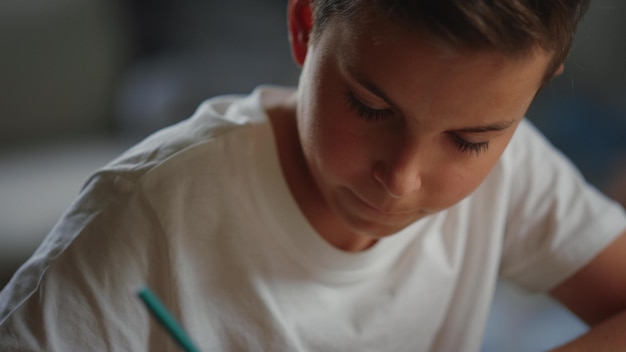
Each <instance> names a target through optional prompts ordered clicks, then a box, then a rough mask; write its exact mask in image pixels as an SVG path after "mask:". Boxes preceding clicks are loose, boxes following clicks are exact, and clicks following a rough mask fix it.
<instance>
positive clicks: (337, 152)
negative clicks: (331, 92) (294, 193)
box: [302, 100, 372, 185]
mask: <svg viewBox="0 0 626 352" xmlns="http://www.w3.org/2000/svg"><path fill="white" fill-rule="evenodd" d="M320 101H324V100H320ZM325 101H327V102H328V103H326V104H323V105H320V106H318V107H316V108H314V109H311V111H309V114H308V116H310V119H309V120H308V122H307V123H305V124H304V125H303V126H302V127H303V131H302V133H303V137H304V139H305V140H303V145H304V148H305V154H306V158H307V160H308V163H309V167H310V168H311V171H312V172H313V173H314V174H316V175H315V177H316V178H317V179H318V180H319V179H321V178H323V179H325V180H327V182H329V181H330V182H333V183H340V184H343V185H347V184H352V183H355V182H357V181H359V180H360V179H361V178H363V177H364V174H366V173H367V170H368V168H369V166H368V165H369V164H370V160H369V159H368V155H371V154H372V153H370V152H368V148H369V147H370V146H369V145H370V144H371V142H367V140H368V138H366V136H365V135H363V134H359V133H355V128H354V126H351V124H350V119H353V118H354V117H353V116H351V115H348V114H346V112H345V108H344V106H343V105H341V104H340V103H341V102H337V101H336V100H335V101H333V100H325ZM359 183H360V182H359Z"/></svg>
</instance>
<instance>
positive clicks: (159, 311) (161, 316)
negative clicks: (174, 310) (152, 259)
mask: <svg viewBox="0 0 626 352" xmlns="http://www.w3.org/2000/svg"><path fill="white" fill-rule="evenodd" d="M137 295H138V296H139V298H140V299H141V301H142V302H143V303H144V304H145V305H146V307H147V308H148V310H149V311H150V313H152V316H154V317H155V318H156V320H157V321H158V322H159V323H161V326H163V327H164V328H165V330H166V331H167V332H169V334H170V335H171V336H172V338H174V341H176V343H178V345H179V346H180V347H181V348H182V349H183V350H184V351H186V352H200V350H199V349H198V348H197V347H196V346H195V345H194V343H193V342H192V341H191V339H190V338H189V335H187V333H186V332H185V329H183V327H182V326H181V325H180V324H179V323H178V322H177V321H176V319H174V317H173V316H172V314H170V312H168V311H167V309H166V308H165V306H164V305H163V304H162V303H161V301H160V300H159V298H158V297H157V296H156V295H155V294H154V293H153V292H152V290H150V288H148V287H143V288H141V289H140V290H139V291H138V292H137Z"/></svg>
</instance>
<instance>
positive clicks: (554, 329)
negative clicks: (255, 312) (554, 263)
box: [0, 0, 626, 352]
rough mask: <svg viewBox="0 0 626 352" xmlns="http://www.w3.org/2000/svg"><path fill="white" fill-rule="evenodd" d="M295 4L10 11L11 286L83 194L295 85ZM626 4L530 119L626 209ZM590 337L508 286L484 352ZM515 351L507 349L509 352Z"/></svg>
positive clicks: (6, 144)
mask: <svg viewBox="0 0 626 352" xmlns="http://www.w3.org/2000/svg"><path fill="white" fill-rule="evenodd" d="M285 9H286V0H262V1H258V0H257V1H254V0H229V1H217V0H213V1H211V0H178V1H173V0H154V1H147V0H3V1H0V288H1V287H2V286H3V285H4V284H5V283H6V282H7V281H8V280H9V278H10V276H11V275H12V274H13V272H14V271H15V270H16V269H17V267H18V266H19V265H20V264H21V263H22V262H23V261H24V260H26V259H27V258H28V256H29V255H30V254H31V253H32V252H33V250H34V249H35V248H36V246H37V245H38V244H39V242H41V240H42V239H43V237H44V236H45V235H46V234H47V232H48V231H49V230H50V228H51V227H52V226H53V225H54V223H55V222H56V220H57V219H58V218H59V217H60V216H61V215H62V213H63V211H64V210H65V209H66V208H67V207H68V206H69V204H70V203H71V201H72V200H73V199H74V198H75V197H76V195H77V194H78V192H79V190H80V187H81V186H82V183H83V182H84V181H85V179H86V178H87V177H88V176H89V174H90V173H91V172H93V171H94V170H95V169H96V168H98V167H100V166H102V165H103V164H105V163H106V162H108V161H109V160H111V159H112V158H114V157H115V156H116V155H118V154H119V153H121V152H122V151H123V150H124V149H126V148H128V147H129V146H130V145H132V144H134V143H136V142H138V141H139V140H141V139H142V138H143V137H145V136H147V135H148V134H150V133H151V132H154V131H155V130H157V129H160V128H162V127H164V126H167V125H170V124H172V123H175V122H177V121H179V120H181V119H184V118H186V117H188V116H189V115H191V114H192V113H193V111H194V110H195V108H196V107H197V106H198V104H199V103H200V102H201V101H202V100H204V99H206V98H208V97H211V96H214V95H218V94H228V93H242V94H246V93H248V92H250V91H251V90H252V89H253V88H254V87H255V86H257V85H258V84H281V85H295V84H296V82H297V77H298V69H297V67H296V66H295V65H294V64H293V62H292V61H291V56H290V53H289V46H288V42H287V32H286V17H285ZM625 16H626V2H624V1H622V0H593V1H592V7H591V10H590V12H589V13H588V15H587V17H586V18H585V20H584V22H583V23H582V24H581V26H580V29H579V32H578V35H577V39H576V41H575V43H574V47H573V51H572V54H571V56H570V58H569V60H568V62H567V64H566V70H565V73H564V74H563V75H562V76H561V77H559V78H557V79H556V80H555V81H553V82H552V83H551V84H550V85H548V86H547V87H545V88H544V89H543V90H542V91H541V92H540V94H539V95H538V97H537V99H536V101H535V103H534V104H533V106H532V107H531V109H530V111H529V113H528V116H529V118H530V119H531V120H532V121H533V122H534V123H535V124H536V125H537V126H538V127H539V128H540V129H541V130H542V131H543V132H544V133H545V134H546V135H547V136H548V137H549V138H550V139H551V140H552V141H553V143H554V144H555V145H556V146H557V147H559V148H560V149H561V150H562V151H563V152H565V153H566V154H567V155H568V156H569V157H570V158H571V159H572V160H573V161H574V162H575V163H576V164H577V165H578V166H579V167H580V168H581V170H582V172H583V174H584V175H585V176H586V177H587V179H588V180H589V181H590V182H592V183H593V184H594V185H596V186H597V187H598V188H599V189H601V190H602V191H604V192H605V193H607V194H608V195H609V196H611V197H613V198H614V199H616V200H619V201H620V202H622V204H626V64H625V63H626V40H625V39H626V38H625V33H626V21H624V20H623V19H624V18H625ZM585 330H586V327H585V326H584V324H582V323H581V322H580V321H578V320H577V319H575V318H574V317H573V316H571V315H570V314H569V313H567V312H566V311H565V310H564V309H563V308H562V307H560V306H559V305H558V304H556V303H554V302H553V301H552V300H550V299H549V298H547V297H545V296H539V295H529V294H528V293H525V292H521V291H519V290H517V289H516V288H515V287H512V286H510V285H508V284H506V283H501V284H500V286H499V287H498V292H497V295H496V298H495V300H494V308H493V309H492V313H491V317H490V322H489V326H488V332H487V335H486V338H485V344H484V351H485V352H489V351H501V350H507V351H539V350H545V349H547V348H549V347H551V346H554V345H555V344H558V343H561V342H563V341H565V340H567V339H569V338H571V337H573V336H576V335H578V334H580V333H582V332H584V331H585ZM504 346H506V347H504Z"/></svg>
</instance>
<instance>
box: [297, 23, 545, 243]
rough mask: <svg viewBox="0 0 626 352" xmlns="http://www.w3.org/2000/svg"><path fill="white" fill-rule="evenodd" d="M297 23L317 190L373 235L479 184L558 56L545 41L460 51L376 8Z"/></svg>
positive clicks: (304, 125)
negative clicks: (544, 47) (366, 17)
mask: <svg viewBox="0 0 626 352" xmlns="http://www.w3.org/2000/svg"><path fill="white" fill-rule="evenodd" d="M291 20H294V18H291ZM296 20H297V19H296ZM305 27H306V24H304V25H303V26H302V28H305ZM295 28H296V27H294V26H292V29H291V33H290V34H291V36H292V46H293V47H292V49H293V50H292V51H293V52H294V56H295V58H296V61H298V62H299V63H300V64H301V65H302V68H303V71H302V75H301V80H300V85H299V93H298V94H299V95H298V108H297V109H298V110H297V123H298V133H299V136H300V142H301V145H302V149H303V152H304V158H305V160H306V165H307V166H308V170H307V171H308V172H310V174H311V176H312V180H313V184H312V185H310V186H311V187H310V188H311V189H312V191H311V193H312V196H314V194H316V195H317V196H318V197H319V202H318V204H323V205H324V206H325V207H327V208H328V212H329V213H331V214H333V215H334V216H336V217H338V218H339V219H340V220H341V222H342V223H343V224H345V225H346V226H347V228H349V229H350V231H352V232H353V233H355V234H357V235H365V236H368V237H373V238H380V237H383V236H386V235H389V234H393V233H395V232H397V231H399V230H401V229H403V228H404V227H406V226H407V225H409V224H410V223H412V222H414V221H415V220H418V219H420V218H422V217H424V216H427V215H429V214H433V213H435V212H438V211H440V210H443V209H446V208H448V207H450V206H453V205H454V204H456V203H457V202H459V201H460V200H462V199H463V198H465V197H466V196H468V195H469V194H470V193H471V192H472V191H474V190H475V189H476V188H477V187H478V186H479V185H480V183H481V182H482V181H483V180H484V179H485V178H486V176H487V175H488V173H489V171H490V170H491V169H492V167H493V166H494V164H495V163H496V161H497V160H498V158H499V157H500V155H501V154H502V152H503V151H504V149H505V147H506V146H507V144H508V142H509V140H510V139H511V137H512V135H513V132H514V130H515V128H516V127H517V125H518V123H519V122H520V120H521V119H522V116H523V115H524V113H525V112H526V110H527V108H528V106H529V105H530V103H531V101H532V99H533V97H534V95H535V94H536V92H537V90H538V89H539V87H540V84H541V80H542V78H543V75H544V72H545V70H546V67H547V64H548V61H549V56H548V55H547V54H543V53H541V52H539V51H537V52H536V53H533V54H532V55H528V56H527V57H524V58H520V59H513V58H510V57H506V56H504V55H502V54H499V53H497V52H474V53H462V52H453V51H450V50H446V49H443V48H437V47H435V46H433V45H431V44H430V42H429V41H427V40H425V39H423V38H420V36H419V35H417V34H416V33H415V32H410V31H407V30H405V29H403V28H401V27H397V26H395V25H394V24H390V23H385V22H382V21H371V19H370V21H369V22H367V24H362V23H358V22H357V21H351V22H348V21H336V20H333V19H331V20H330V22H329V23H328V24H327V26H326V27H325V28H324V30H323V32H322V33H321V34H320V36H319V37H317V38H316V39H315V40H313V41H311V42H308V40H306V39H303V38H307V37H308V34H309V33H305V34H298V33H295V32H294V30H296V29H295ZM304 208H306V207H304Z"/></svg>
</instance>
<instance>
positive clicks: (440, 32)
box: [311, 0, 589, 80]
mask: <svg viewBox="0 0 626 352" xmlns="http://www.w3.org/2000/svg"><path fill="white" fill-rule="evenodd" d="M311 2H312V5H313V18H314V32H313V35H314V36H316V35H319V33H320V32H321V31H322V30H323V29H324V27H325V25H326V23H327V22H328V19H329V18H330V17H332V16H335V15H338V16H340V17H342V18H343V19H348V18H350V17H353V16H357V15H359V14H361V13H367V11H372V10H373V11H376V13H378V14H383V15H384V16H387V17H388V18H390V19H392V20H394V21H398V22H400V23H403V24H405V25H408V26H412V27H415V28H417V29H419V30H421V31H423V32H425V33H428V34H429V35H430V36H432V37H434V38H436V39H437V40H442V41H443V42H445V43H447V44H451V45H453V46H457V47H461V48H465V49H469V50H480V49H496V50H501V51H503V52H505V53H507V54H510V55H520V54H523V53H527V52H529V51H530V49H532V48H534V47H536V46H537V45H538V46H539V47H541V48H542V49H544V50H545V51H547V52H550V53H552V55H553V57H552V61H551V63H550V65H549V66H548V69H547V71H546V80H549V78H550V77H552V76H553V74H554V72H556V70H557V68H558V67H559V66H560V64H561V63H563V61H565V59H566V57H567V55H568V54H569V51H570V48H571V45H572V40H573V37H574V32H575V31H576V27H577V26H578V22H579V21H580V19H581V18H582V17H583V15H584V13H585V12H586V11H587V8H588V7H589V0H311Z"/></svg>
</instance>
